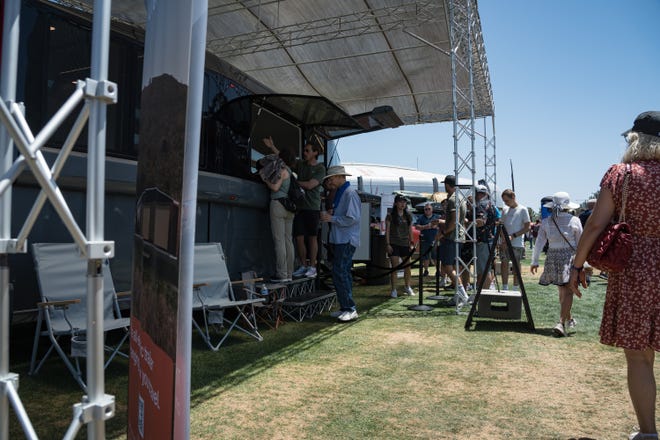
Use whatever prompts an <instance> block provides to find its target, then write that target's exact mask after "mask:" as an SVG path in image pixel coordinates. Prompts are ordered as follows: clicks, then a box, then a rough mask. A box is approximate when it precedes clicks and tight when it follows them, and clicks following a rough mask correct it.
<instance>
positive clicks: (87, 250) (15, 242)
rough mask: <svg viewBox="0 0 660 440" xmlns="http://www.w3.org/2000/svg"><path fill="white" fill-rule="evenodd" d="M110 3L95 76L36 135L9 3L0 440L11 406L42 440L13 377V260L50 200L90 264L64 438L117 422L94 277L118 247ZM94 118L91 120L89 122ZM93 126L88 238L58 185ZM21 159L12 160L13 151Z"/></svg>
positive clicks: (2, 144) (99, 27)
mask: <svg viewBox="0 0 660 440" xmlns="http://www.w3.org/2000/svg"><path fill="white" fill-rule="evenodd" d="M110 7H111V1H110V0H95V1H94V16H93V29H92V53H91V59H92V63H91V72H90V77H91V78H86V79H85V80H81V81H78V83H77V84H76V89H75V91H74V92H73V94H72V95H71V97H70V98H69V99H68V100H67V101H66V102H65V103H64V104H63V105H62V107H61V108H60V110H59V111H57V112H56V113H55V115H53V117H52V118H51V120H50V121H49V122H48V123H47V124H46V125H45V126H44V127H43V128H42V130H41V131H40V132H39V133H38V134H37V135H36V136H34V135H33V134H32V132H31V130H30V127H29V126H28V124H27V121H26V120H25V117H24V115H23V109H22V106H21V105H19V104H18V103H16V102H15V99H16V76H17V63H18V44H19V22H20V8H21V2H20V0H5V14H4V26H3V39H2V42H3V51H2V63H1V66H0V72H1V75H0V122H1V124H0V158H1V159H0V176H1V178H0V211H2V212H1V213H0V306H1V315H0V343H1V345H2V347H1V348H0V385H1V390H0V392H1V396H0V439H6V438H8V436H9V413H8V410H9V407H8V402H10V403H11V404H12V405H13V407H14V411H15V413H16V416H17V418H18V420H19V422H20V424H21V426H22V427H23V431H24V433H25V435H26V437H27V438H30V439H33V438H34V439H36V438H37V435H36V433H35V431H34V428H33V427H32V424H31V422H30V419H29V417H28V415H27V413H26V412H25V409H24V408H23V405H22V403H21V400H20V397H19V396H18V393H17V389H18V375H16V374H14V373H10V372H9V337H8V333H9V265H8V255H9V254H14V253H25V252H26V248H27V243H26V242H27V236H28V234H29V233H30V231H31V229H32V227H33V226H34V223H35V221H36V219H37V216H38V215H39V212H40V210H41V208H42V207H43V204H44V203H45V201H46V198H48V200H49V201H50V203H51V204H52V205H53V207H54V208H55V210H56V212H57V213H58V215H59V216H60V218H61V219H62V222H63V223H64V225H65V226H66V228H67V229H68V230H69V232H70V233H71V235H72V237H73V240H74V241H75V243H76V244H77V245H78V247H79V249H80V251H81V253H82V254H83V255H85V257H86V258H87V259H88V265H87V267H88V269H87V278H88V283H87V289H88V290H87V301H88V304H89V308H88V311H87V313H88V315H87V327H88V329H87V395H86V396H83V398H82V401H81V402H80V403H77V404H75V405H74V408H73V419H72V420H71V424H70V425H69V428H68V430H67V432H66V433H65V435H64V438H65V439H71V438H74V437H75V436H76V434H77V433H78V431H79V430H80V428H81V427H82V426H83V425H85V424H86V425H87V436H88V437H89V438H90V439H103V438H105V421H106V420H107V419H109V418H111V417H113V416H114V412H115V400H114V396H111V395H108V394H105V392H104V388H105V377H104V375H103V360H104V359H103V357H104V350H103V348H104V344H103V308H102V306H103V277H102V276H100V274H99V273H98V271H97V270H96V268H97V267H99V265H100V263H101V260H102V259H104V258H112V257H113V256H114V242H112V241H105V240H104V238H103V227H104V224H103V218H104V204H105V146H106V144H105V135H106V133H105V131H106V106H107V105H108V104H114V103H116V101H117V85H116V84H114V83H112V82H110V81H108V77H107V75H108V60H109V47H110ZM83 101H84V105H83V108H82V110H81V111H80V113H79V115H78V117H77V119H76V121H75V123H74V125H73V127H72V128H71V131H70V134H69V136H68V137H67V139H66V141H65V145H64V146H63V147H62V149H61V151H60V153H59V155H58V157H57V160H56V161H55V163H54V165H53V167H52V168H49V167H48V164H47V163H46V161H45V159H44V156H43V154H42V153H41V150H40V149H41V148H42V147H43V146H44V145H45V144H46V142H47V141H48V139H49V138H50V136H51V135H52V134H53V133H54V132H55V131H56V130H57V129H58V128H59V127H60V126H61V125H62V123H63V122H64V121H65V119H66V118H67V116H68V115H69V114H71V112H72V111H73V110H74V109H75V108H76V106H77V105H78V104H80V103H81V102H83ZM88 118H89V121H87V120H88ZM86 122H89V130H88V156H87V219H86V220H87V221H86V224H87V230H86V234H83V232H82V231H81V229H80V227H79V226H78V225H77V223H76V221H75V219H74V217H73V215H72V213H71V210H70V209H69V207H68V206H67V203H66V200H65V199H64V197H63V195H62V192H61V191H60V189H59V187H58V186H57V184H56V182H55V180H56V179H57V176H58V175H59V172H60V171H61V169H62V167H63V165H64V162H65V161H66V159H67V157H68V156H69V154H70V152H71V150H72V149H73V145H74V144H75V141H76V140H77V138H78V136H79V135H80V133H81V131H82V129H83V127H84V124H85V123H86ZM14 145H15V146H16V148H17V150H18V153H19V154H18V157H17V159H16V160H13V154H14V148H13V146H14ZM24 169H29V170H30V171H31V172H32V174H33V175H34V177H35V179H36V180H37V182H38V183H39V185H40V186H41V193H40V194H39V196H38V198H37V200H36V201H35V204H34V206H33V208H32V211H31V212H30V214H29V215H28V217H27V219H26V221H25V223H24V225H23V227H22V229H21V231H20V232H19V234H18V237H16V238H11V232H10V231H11V186H12V184H13V182H14V181H15V180H16V178H17V177H18V175H19V174H20V173H21V172H22V171H23V170H24Z"/></svg>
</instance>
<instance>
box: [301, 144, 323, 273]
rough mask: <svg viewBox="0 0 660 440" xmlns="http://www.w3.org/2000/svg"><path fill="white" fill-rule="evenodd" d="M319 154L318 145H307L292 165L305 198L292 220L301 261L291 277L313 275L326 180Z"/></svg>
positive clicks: (320, 147) (321, 150) (320, 150)
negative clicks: (324, 182)
mask: <svg viewBox="0 0 660 440" xmlns="http://www.w3.org/2000/svg"><path fill="white" fill-rule="evenodd" d="M321 153H323V147H322V146H321V145H319V144H318V143H315V142H307V144H306V145H305V148H303V153H302V155H303V158H302V159H301V160H298V161H297V162H296V164H295V165H294V171H295V172H296V174H297V175H298V183H299V184H300V186H301V187H302V188H303V189H304V190H305V197H304V199H303V200H302V201H301V202H300V203H299V204H298V210H297V211H296V217H295V218H294V219H293V236H294V239H295V241H296V250H297V251H298V258H299V259H300V267H299V268H298V269H297V270H295V271H294V272H293V276H294V277H303V276H305V277H315V276H316V263H317V261H316V259H317V255H318V250H319V246H318V238H317V237H318V228H319V213H320V211H321V190H322V187H321V182H323V178H324V177H325V166H324V165H323V164H322V163H319V161H318V159H319V155H320V154H321Z"/></svg>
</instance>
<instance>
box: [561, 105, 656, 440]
mask: <svg viewBox="0 0 660 440" xmlns="http://www.w3.org/2000/svg"><path fill="white" fill-rule="evenodd" d="M623 135H624V137H625V138H626V142H627V143H628V148H627V149H626V152H625V153H624V155H623V163H621V164H616V165H612V166H611V167H610V169H609V170H608V171H607V173H605V176H604V177H603V179H602V181H601V185H600V186H601V190H600V194H599V196H598V201H597V202H596V206H595V207H594V210H593V213H592V214H591V216H590V217H589V220H587V223H586V225H585V227H584V232H583V234H582V238H581V239H580V242H579V244H578V247H577V251H576V254H575V260H574V262H573V267H572V271H571V272H572V273H571V278H570V282H569V285H570V287H571V289H572V290H573V292H574V293H576V294H577V293H578V292H579V289H578V283H580V284H582V286H583V287H587V285H586V277H585V273H584V271H583V270H582V269H583V264H584V263H585V261H587V258H588V256H589V254H590V251H591V249H592V247H594V245H600V243H598V241H599V236H600V235H601V232H603V231H604V230H605V229H606V228H607V227H608V226H609V224H610V223H611V220H612V218H617V217H619V214H620V213H621V211H623V214H624V215H625V222H626V223H627V224H628V226H629V227H630V231H631V233H632V245H631V247H632V253H631V255H630V257H629V259H628V261H627V264H626V265H625V267H624V268H623V270H620V271H618V272H612V271H610V272H609V274H608V285H607V295H606V297H605V305H604V307H603V318H602V321H601V327H600V341H601V343H603V344H607V345H613V346H616V347H621V348H623V349H624V353H625V356H626V362H627V365H628V391H629V393H630V399H631V401H632V404H633V407H634V409H635V414H636V416H637V421H638V423H639V432H635V433H633V434H631V436H630V439H632V440H642V439H657V438H658V431H657V427H656V423H655V407H656V389H657V388H656V380H655V376H654V371H653V363H654V360H655V352H656V351H660V216H658V207H657V195H658V188H660V112H644V113H642V114H640V115H639V116H638V117H637V118H636V119H635V122H634V125H633V127H632V129H630V130H628V131H626V132H625V133H623ZM627 168H628V169H629V172H630V174H629V175H628V177H627V178H626V169H627ZM626 181H627V183H625V184H624V182H626Z"/></svg>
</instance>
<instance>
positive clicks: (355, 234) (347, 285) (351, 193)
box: [321, 165, 361, 322]
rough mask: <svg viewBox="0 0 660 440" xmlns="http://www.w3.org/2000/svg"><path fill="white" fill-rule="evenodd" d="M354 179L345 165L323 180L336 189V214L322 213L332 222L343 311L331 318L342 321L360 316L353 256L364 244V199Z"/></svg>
mask: <svg viewBox="0 0 660 440" xmlns="http://www.w3.org/2000/svg"><path fill="white" fill-rule="evenodd" d="M346 176H350V174H348V173H347V172H346V170H345V169H344V167H343V166H340V165H335V166H331V167H330V168H328V173H327V174H326V176H325V177H324V178H323V185H324V186H325V187H326V188H328V189H329V190H335V196H334V199H333V201H332V213H330V212H328V211H322V212H321V221H322V222H326V223H330V237H329V239H328V241H329V242H330V243H331V244H332V245H333V257H332V282H333V283H334V285H335V291H336V292H337V301H338V302H339V307H340V309H339V310H338V311H336V312H333V313H331V316H333V317H336V318H338V319H339V320H340V321H342V322H348V321H353V320H355V319H357V317H358V313H357V309H356V305H355V301H353V277H352V275H351V268H352V266H353V254H354V253H355V250H356V249H357V247H358V246H359V245H360V214H361V206H360V196H359V195H358V193H357V192H356V191H355V189H353V187H352V186H351V184H350V182H348V181H346Z"/></svg>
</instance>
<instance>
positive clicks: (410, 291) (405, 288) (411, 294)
mask: <svg viewBox="0 0 660 440" xmlns="http://www.w3.org/2000/svg"><path fill="white" fill-rule="evenodd" d="M403 291H404V292H406V295H409V296H415V291H414V290H412V287H410V286H406V287H404V288H403Z"/></svg>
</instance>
